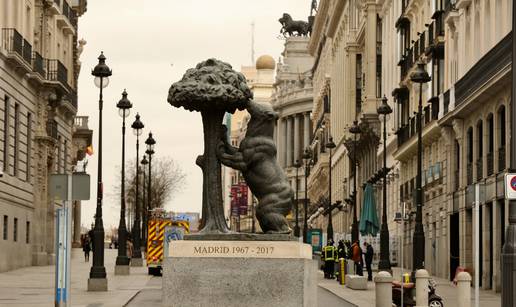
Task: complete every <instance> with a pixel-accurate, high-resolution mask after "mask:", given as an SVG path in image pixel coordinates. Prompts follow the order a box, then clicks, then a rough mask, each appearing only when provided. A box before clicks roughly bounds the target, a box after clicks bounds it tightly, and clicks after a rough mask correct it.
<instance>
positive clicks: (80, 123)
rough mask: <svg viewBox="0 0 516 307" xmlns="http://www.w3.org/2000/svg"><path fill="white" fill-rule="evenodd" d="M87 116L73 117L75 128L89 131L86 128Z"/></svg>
mask: <svg viewBox="0 0 516 307" xmlns="http://www.w3.org/2000/svg"><path fill="white" fill-rule="evenodd" d="M88 120H89V118H88V116H77V117H75V127H77V128H80V129H89V127H88Z"/></svg>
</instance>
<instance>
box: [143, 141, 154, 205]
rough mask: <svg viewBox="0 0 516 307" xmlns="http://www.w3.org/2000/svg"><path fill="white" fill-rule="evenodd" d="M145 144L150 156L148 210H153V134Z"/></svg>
mask: <svg viewBox="0 0 516 307" xmlns="http://www.w3.org/2000/svg"><path fill="white" fill-rule="evenodd" d="M145 144H146V145H147V150H146V151H145V153H146V154H147V155H149V174H148V176H149V179H147V180H148V184H147V208H148V210H151V209H152V193H151V183H152V181H151V178H152V155H153V154H154V145H155V144H156V141H155V140H154V138H153V137H152V132H149V137H148V138H147V139H146V140H145Z"/></svg>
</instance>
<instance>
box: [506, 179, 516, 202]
mask: <svg viewBox="0 0 516 307" xmlns="http://www.w3.org/2000/svg"><path fill="white" fill-rule="evenodd" d="M505 199H516V174H505Z"/></svg>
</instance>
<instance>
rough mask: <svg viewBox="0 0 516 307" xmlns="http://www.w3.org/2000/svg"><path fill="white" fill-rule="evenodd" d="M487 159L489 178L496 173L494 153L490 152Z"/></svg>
mask: <svg viewBox="0 0 516 307" xmlns="http://www.w3.org/2000/svg"><path fill="white" fill-rule="evenodd" d="M486 158H487V176H491V175H492V174H493V171H494V163H493V162H494V159H493V152H488V153H487V155H486Z"/></svg>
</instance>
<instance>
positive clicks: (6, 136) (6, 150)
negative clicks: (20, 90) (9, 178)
mask: <svg viewBox="0 0 516 307" xmlns="http://www.w3.org/2000/svg"><path fill="white" fill-rule="evenodd" d="M3 145H4V157H3V162H4V166H3V167H4V172H6V173H7V170H8V166H9V97H8V96H7V95H6V96H4V144H3Z"/></svg>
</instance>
